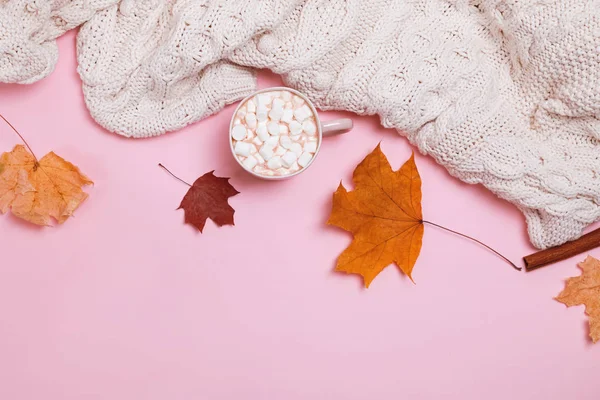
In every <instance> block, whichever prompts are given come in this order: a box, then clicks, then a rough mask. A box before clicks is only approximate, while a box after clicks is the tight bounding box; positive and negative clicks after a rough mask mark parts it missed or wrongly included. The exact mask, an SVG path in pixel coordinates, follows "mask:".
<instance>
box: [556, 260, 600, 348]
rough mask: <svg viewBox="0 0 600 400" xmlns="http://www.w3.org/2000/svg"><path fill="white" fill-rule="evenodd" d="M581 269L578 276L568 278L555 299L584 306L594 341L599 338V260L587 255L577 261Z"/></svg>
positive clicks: (566, 303) (569, 305)
mask: <svg viewBox="0 0 600 400" xmlns="http://www.w3.org/2000/svg"><path fill="white" fill-rule="evenodd" d="M579 268H581V270H582V271H583V273H582V274H581V275H580V276H576V277H573V278H569V279H568V280H567V284H566V285H565V290H563V291H562V292H561V293H560V294H559V295H558V297H557V298H556V300H558V301H560V302H561V303H563V304H565V305H566V306H567V307H571V306H579V305H584V306H585V313H586V314H587V315H588V316H589V317H590V337H591V338H592V340H593V341H594V343H596V342H597V341H598V340H600V261H599V260H597V259H595V258H594V257H590V256H588V257H587V258H586V259H585V261H584V262H582V263H579Z"/></svg>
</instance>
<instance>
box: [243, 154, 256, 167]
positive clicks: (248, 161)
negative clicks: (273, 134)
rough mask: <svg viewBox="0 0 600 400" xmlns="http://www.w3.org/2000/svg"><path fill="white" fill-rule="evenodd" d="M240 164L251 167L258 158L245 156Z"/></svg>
mask: <svg viewBox="0 0 600 400" xmlns="http://www.w3.org/2000/svg"><path fill="white" fill-rule="evenodd" d="M242 164H243V165H244V167H246V169H252V168H254V167H255V166H256V164H258V160H257V159H256V158H254V157H252V156H250V157H248V158H246V159H245V160H244V161H243V162H242Z"/></svg>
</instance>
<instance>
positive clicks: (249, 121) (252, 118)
mask: <svg viewBox="0 0 600 400" xmlns="http://www.w3.org/2000/svg"><path fill="white" fill-rule="evenodd" d="M246 125H248V128H250V129H255V128H256V114H252V113H250V114H246Z"/></svg>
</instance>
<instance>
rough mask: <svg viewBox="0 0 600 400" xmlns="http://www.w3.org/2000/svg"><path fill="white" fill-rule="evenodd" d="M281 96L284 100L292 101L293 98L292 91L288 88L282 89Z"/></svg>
mask: <svg viewBox="0 0 600 400" xmlns="http://www.w3.org/2000/svg"><path fill="white" fill-rule="evenodd" d="M281 98H282V99H283V100H284V101H291V100H292V92H290V91H288V90H282V91H281Z"/></svg>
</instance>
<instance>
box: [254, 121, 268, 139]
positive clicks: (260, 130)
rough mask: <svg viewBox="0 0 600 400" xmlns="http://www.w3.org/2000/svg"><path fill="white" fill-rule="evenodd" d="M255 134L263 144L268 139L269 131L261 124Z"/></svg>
mask: <svg viewBox="0 0 600 400" xmlns="http://www.w3.org/2000/svg"><path fill="white" fill-rule="evenodd" d="M256 134H257V135H258V137H259V138H260V140H262V141H263V142H264V141H265V140H267V139H268V138H269V131H268V130H267V124H265V123H263V122H261V123H260V124H258V126H257V127H256Z"/></svg>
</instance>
